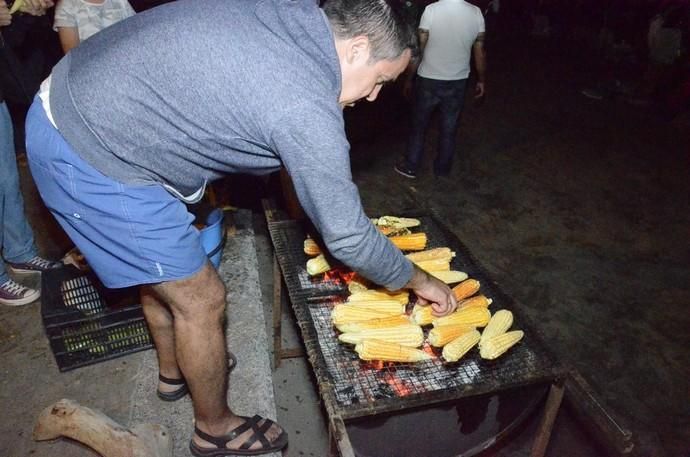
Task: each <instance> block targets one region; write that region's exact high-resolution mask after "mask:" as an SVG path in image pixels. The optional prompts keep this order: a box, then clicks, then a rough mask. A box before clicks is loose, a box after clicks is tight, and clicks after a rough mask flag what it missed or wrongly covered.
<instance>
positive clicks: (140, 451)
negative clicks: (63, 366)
mask: <svg viewBox="0 0 690 457" xmlns="http://www.w3.org/2000/svg"><path fill="white" fill-rule="evenodd" d="M60 436H65V437H67V438H71V439H73V440H76V441H79V442H81V443H83V444H85V445H87V446H89V447H90V448H92V449H93V450H95V451H96V452H98V453H99V454H101V455H102V456H103V457H172V455H173V454H172V440H171V437H170V434H169V433H168V430H167V429H166V428H165V427H164V426H162V425H156V424H139V425H136V426H134V427H133V428H131V429H128V428H126V427H123V426H122V425H120V424H118V423H117V422H115V421H114V420H112V419H111V418H109V417H108V416H106V415H105V414H103V413H102V412H100V411H95V410H93V409H90V408H87V407H85V406H81V405H80V404H78V403H77V402H75V401H73V400H67V399H63V400H60V401H58V402H57V403H55V404H53V405H52V406H49V407H48V408H46V409H44V410H43V412H42V413H41V415H40V416H39V417H38V421H37V422H36V426H35V427H34V431H33V438H34V440H36V441H44V440H53V439H55V438H58V437H60Z"/></svg>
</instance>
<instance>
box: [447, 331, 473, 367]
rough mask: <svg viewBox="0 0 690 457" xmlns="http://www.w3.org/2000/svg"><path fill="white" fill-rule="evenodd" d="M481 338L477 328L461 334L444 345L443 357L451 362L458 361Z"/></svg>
mask: <svg viewBox="0 0 690 457" xmlns="http://www.w3.org/2000/svg"><path fill="white" fill-rule="evenodd" d="M479 338H480V336H479V332H478V331H477V330H472V331H469V332H467V333H465V334H464V335H460V336H459V337H457V338H456V339H454V340H453V341H451V342H450V343H448V344H446V345H445V346H443V352H442V354H443V358H444V359H446V360H447V361H449V362H457V361H458V360H460V358H461V357H462V356H463V355H465V354H467V352H468V351H469V350H470V349H472V348H473V347H474V346H475V345H476V344H477V343H478V342H479Z"/></svg>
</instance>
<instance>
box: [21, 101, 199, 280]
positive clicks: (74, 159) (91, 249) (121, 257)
mask: <svg viewBox="0 0 690 457" xmlns="http://www.w3.org/2000/svg"><path fill="white" fill-rule="evenodd" d="M26 149H27V156H28V159H29V166H30V167H31V173H32V174H33V177H34V180H35V182H36V186H37V187H38V190H39V192H40V194H41V197H42V198H43V201H44V202H45V204H46V206H47V207H48V209H50V211H51V212H52V213H53V215H54V216H55V218H56V219H57V220H58V222H59V223H60V225H61V226H62V228H63V229H64V230H65V231H66V232H67V234H68V235H69V237H70V238H71V239H72V241H74V243H75V244H76V245H77V247H78V248H79V250H80V251H81V252H82V254H83V255H84V257H86V260H87V261H88V263H89V265H90V266H91V268H93V270H94V271H95V272H96V274H97V275H98V277H99V278H100V279H101V281H102V282H103V284H105V286H106V287H110V288H118V287H129V286H133V285H137V284H151V283H158V282H163V281H172V280H177V279H184V278H188V277H190V276H192V275H194V274H195V273H197V272H198V271H199V270H201V268H202V267H203V266H204V264H205V263H206V262H207V257H206V253H205V252H204V248H203V247H202V244H201V240H200V236H199V230H198V229H197V228H196V227H194V226H193V225H192V223H193V221H194V216H193V215H192V214H190V213H189V211H188V210H187V207H186V205H185V204H184V203H182V202H181V201H180V200H178V199H177V198H175V197H173V196H172V195H171V194H170V193H168V192H167V191H166V190H165V189H164V188H163V187H162V186H160V185H141V186H139V185H134V186H132V185H126V184H122V183H120V182H118V181H115V180H113V179H110V178H108V177H107V176H105V175H103V174H102V173H100V172H99V171H98V170H96V169H95V168H93V167H92V166H91V165H89V164H88V163H86V162H85V161H84V160H82V159H81V158H80V157H79V156H78V155H77V154H76V153H75V152H74V151H73V150H72V148H71V146H70V145H69V144H67V142H66V141H65V139H64V138H63V137H62V135H60V132H58V130H56V129H55V127H53V124H51V122H50V121H49V120H48V117H47V116H46V113H45V110H44V109H43V106H42V104H41V100H40V99H39V98H38V97H36V99H35V100H34V103H33V105H31V108H30V110H29V113H28V114H27V118H26Z"/></svg>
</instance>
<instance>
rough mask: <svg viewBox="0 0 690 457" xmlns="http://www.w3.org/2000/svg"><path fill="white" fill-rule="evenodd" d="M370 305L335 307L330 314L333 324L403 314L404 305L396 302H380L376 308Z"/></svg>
mask: <svg viewBox="0 0 690 457" xmlns="http://www.w3.org/2000/svg"><path fill="white" fill-rule="evenodd" d="M371 303H372V302H362V303H357V304H355V303H350V304H346V303H340V304H337V305H335V306H334V307H333V311H332V312H331V317H332V318H333V323H334V324H336V325H338V324H345V323H348V322H359V321H366V320H369V319H376V318H379V317H386V316H395V315H399V314H404V313H405V305H401V304H400V303H398V302H396V301H392V300H391V301H389V302H380V303H378V304H377V305H376V306H369V305H370V304H371Z"/></svg>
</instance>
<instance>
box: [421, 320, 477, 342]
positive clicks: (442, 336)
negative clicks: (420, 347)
mask: <svg viewBox="0 0 690 457" xmlns="http://www.w3.org/2000/svg"><path fill="white" fill-rule="evenodd" d="M474 329H475V328H474V327H471V326H468V325H439V326H438V327H434V328H432V329H431V330H429V344H431V345H432V346H436V347H442V346H445V345H446V344H448V343H450V342H451V341H453V340H454V339H456V338H458V337H459V336H461V335H464V334H465V333H467V332H471V331H472V330H474Z"/></svg>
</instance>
